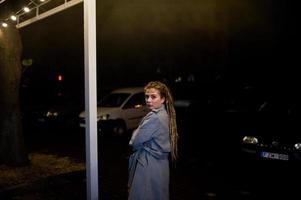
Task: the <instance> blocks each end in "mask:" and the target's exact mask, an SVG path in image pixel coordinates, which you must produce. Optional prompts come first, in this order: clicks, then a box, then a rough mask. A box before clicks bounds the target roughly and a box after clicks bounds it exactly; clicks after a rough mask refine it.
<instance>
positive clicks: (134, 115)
mask: <svg viewBox="0 0 301 200" xmlns="http://www.w3.org/2000/svg"><path fill="white" fill-rule="evenodd" d="M147 112H148V111H147V107H146V104H145V97H144V90H143V87H127V88H120V89H116V90H113V91H112V92H110V93H109V94H107V95H106V96H104V97H103V98H102V99H101V100H100V101H99V102H98V106H97V125H98V130H102V131H105V132H106V131H112V132H113V133H115V134H117V135H123V134H125V132H126V131H128V130H130V129H134V128H137V127H138V125H139V123H140V121H141V119H142V118H143V117H144V116H145V115H146V114H147ZM79 119H80V123H79V126H80V127H85V111H82V112H81V113H80V114H79Z"/></svg>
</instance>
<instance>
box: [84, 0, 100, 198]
mask: <svg viewBox="0 0 301 200" xmlns="http://www.w3.org/2000/svg"><path fill="white" fill-rule="evenodd" d="M95 1H96V0H85V1H84V42H85V43H84V46H85V111H86V116H85V119H86V174H87V199H88V200H98V195H99V194H98V152H97V147H98V144H97V84H96V81H97V76H96V74H97V73H96V69H97V66H96V65H97V59H96V2H95Z"/></svg>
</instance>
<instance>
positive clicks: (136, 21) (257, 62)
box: [20, 0, 300, 98]
mask: <svg viewBox="0 0 301 200" xmlns="http://www.w3.org/2000/svg"><path fill="white" fill-rule="evenodd" d="M297 11H298V10H297V6H296V5H295V3H294V1H280V0H279V1H270V0H264V1H253V0H252V1H251V0H244V1H232V0H227V1H222V2H220V1H194V0H189V1H180V0H177V1H159V0H155V1H147V0H144V1H130V2H125V1H118V0H114V1H108V0H102V1H97V65H98V66H97V71H98V80H97V81H98V86H99V88H103V89H107V88H108V89H111V88H114V87H119V86H125V85H141V84H145V83H146V82H147V81H148V80H155V79H160V80H165V81H166V82H168V83H169V84H170V85H172V84H174V82H175V80H176V79H177V80H181V82H182V83H183V82H185V81H187V77H188V75H189V74H193V75H194V81H193V84H194V85H196V86H197V87H196V88H205V89H208V90H211V89H212V88H213V87H216V85H219V84H220V85H224V84H226V85H229V88H231V87H239V86H241V85H253V86H254V85H255V86H256V87H260V88H264V90H266V91H267V93H269V94H271V95H274V96H275V95H276V96H282V97H289V96H292V98H294V97H295V90H296V89H297V85H298V77H297V74H296V70H297V67H296V66H298V65H299V63H300V61H299V59H298V46H299V43H300V39H299V36H298V35H299V34H298V33H299V32H298V31H297V24H298V22H299V19H298V15H299V14H298V12H297ZM20 34H21V37H22V41H23V46H24V49H23V58H24V59H29V58H30V59H33V61H34V62H33V66H32V67H30V68H29V69H28V70H27V71H26V73H24V79H27V81H28V82H27V84H28V85H29V84H31V87H33V88H38V89H39V90H40V91H43V88H54V86H55V84H56V83H55V81H56V75H57V74H58V73H62V74H63V76H64V81H63V83H62V84H63V87H64V90H66V92H68V93H70V94H72V95H74V96H82V95H83V87H84V49H83V46H84V40H83V38H84V35H83V34H84V33H83V5H82V3H80V4H78V5H76V6H74V7H71V8H69V9H67V10H65V11H63V12H60V13H58V14H55V15H53V16H50V17H48V18H46V19H43V20H40V21H38V22H35V23H33V24H31V25H29V26H26V27H24V28H21V29H20ZM179 77H181V79H179ZM59 87H61V86H59ZM44 91H46V90H44ZM47 92H49V90H47ZM192 92H198V91H192Z"/></svg>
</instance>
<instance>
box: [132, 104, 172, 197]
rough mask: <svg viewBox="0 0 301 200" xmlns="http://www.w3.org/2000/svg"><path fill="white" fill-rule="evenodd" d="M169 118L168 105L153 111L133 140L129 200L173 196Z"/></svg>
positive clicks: (142, 122)
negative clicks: (170, 194)
mask: <svg viewBox="0 0 301 200" xmlns="http://www.w3.org/2000/svg"><path fill="white" fill-rule="evenodd" d="M168 122H169V117H168V114H167V112H166V109H165V107H164V106H163V105H162V106H161V107H160V108H159V109H154V110H152V111H151V112H149V113H148V114H147V115H146V116H145V117H144V118H143V119H142V121H141V123H140V125H139V127H138V128H137V129H136V131H135V134H133V137H132V139H131V141H130V144H131V145H132V147H133V150H134V153H133V154H132V155H131V156H130V159H129V180H128V186H129V198H128V199H129V200H168V199H169V159H168V157H169V153H170V139H169V123H168Z"/></svg>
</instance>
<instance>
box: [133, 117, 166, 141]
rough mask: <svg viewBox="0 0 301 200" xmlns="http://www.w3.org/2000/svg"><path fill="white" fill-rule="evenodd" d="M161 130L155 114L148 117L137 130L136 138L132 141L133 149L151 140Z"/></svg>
mask: <svg viewBox="0 0 301 200" xmlns="http://www.w3.org/2000/svg"><path fill="white" fill-rule="evenodd" d="M159 129H160V120H159V118H158V116H156V114H155V113H151V114H150V115H148V116H147V117H146V118H145V119H144V121H143V122H142V124H140V126H139V127H138V128H137V130H136V134H137V135H136V137H135V138H134V140H133V141H132V146H133V147H138V146H140V145H142V144H143V143H144V142H147V141H149V140H151V139H152V138H153V136H154V134H155V133H156V132H157V131H158V130H159Z"/></svg>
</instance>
